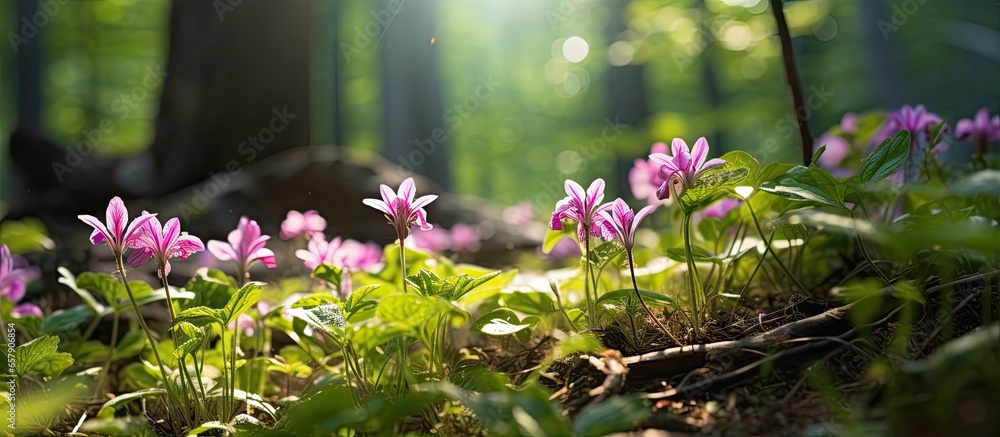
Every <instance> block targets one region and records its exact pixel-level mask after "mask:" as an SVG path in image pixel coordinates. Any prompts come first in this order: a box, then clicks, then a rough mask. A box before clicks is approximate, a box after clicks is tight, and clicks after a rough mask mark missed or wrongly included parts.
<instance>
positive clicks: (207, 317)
mask: <svg viewBox="0 0 1000 437" xmlns="http://www.w3.org/2000/svg"><path fill="white" fill-rule="evenodd" d="M181 322H184V323H190V324H192V325H194V326H197V327H199V328H200V327H204V326H208V325H211V324H213V323H220V324H222V325H227V324H229V322H228V321H226V319H225V318H223V315H222V310H217V309H212V308H208V307H194V308H188V309H186V310H184V311H181V312H180V313H178V314H177V317H174V326H177V325H178V324H179V323H181Z"/></svg>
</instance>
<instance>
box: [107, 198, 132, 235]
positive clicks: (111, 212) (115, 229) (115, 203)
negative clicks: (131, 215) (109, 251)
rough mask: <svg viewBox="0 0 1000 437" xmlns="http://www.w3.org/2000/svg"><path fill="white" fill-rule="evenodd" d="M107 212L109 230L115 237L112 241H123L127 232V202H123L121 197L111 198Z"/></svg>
mask: <svg viewBox="0 0 1000 437" xmlns="http://www.w3.org/2000/svg"><path fill="white" fill-rule="evenodd" d="M106 214H107V224H108V232H109V233H110V234H111V236H112V237H113V238H112V241H114V242H116V243H121V242H122V240H124V239H123V238H122V234H123V233H124V232H125V225H126V223H128V210H127V209H125V202H122V198H121V197H118V196H115V197H113V198H111V202H109V203H108V210H107V212H106Z"/></svg>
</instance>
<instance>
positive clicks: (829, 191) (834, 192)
mask: <svg viewBox="0 0 1000 437" xmlns="http://www.w3.org/2000/svg"><path fill="white" fill-rule="evenodd" d="M817 178H818V180H817ZM760 189H761V190H762V191H766V192H768V193H771V194H774V195H776V196H779V197H782V198H785V199H788V200H794V201H798V202H811V203H816V204H822V205H829V206H837V207H843V194H842V193H843V192H844V191H845V190H846V188H843V183H842V182H838V181H836V180H835V179H833V177H832V176H830V174H829V173H828V172H826V170H823V169H820V168H818V167H803V166H801V165H800V166H795V167H793V168H792V169H790V170H788V172H787V173H785V174H784V175H782V176H779V177H777V178H775V179H773V180H771V181H768V182H765V183H764V184H763V185H761V187H760Z"/></svg>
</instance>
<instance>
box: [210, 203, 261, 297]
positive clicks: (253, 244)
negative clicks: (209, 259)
mask: <svg viewBox="0 0 1000 437" xmlns="http://www.w3.org/2000/svg"><path fill="white" fill-rule="evenodd" d="M270 238H271V237H270V236H268V235H262V234H261V233H260V226H258V225H257V222H256V221H254V220H250V219H249V218H247V217H246V216H243V217H240V223H239V225H238V226H237V227H236V229H235V230H233V231H232V232H230V233H229V238H228V240H229V241H228V242H226V241H219V240H210V241H209V242H208V251H209V252H211V253H212V255H214V256H215V257H216V258H217V259H218V260H219V261H235V262H236V269H237V271H238V272H239V274H238V278H239V285H240V286H243V284H244V283H245V282H246V280H247V279H249V278H250V266H252V265H253V263H254V262H257V261H260V262H261V263H263V264H264V266H266V267H267V268H269V269H272V268H274V267H275V266H277V263H276V262H275V260H274V252H272V251H271V249H268V248H265V247H264V245H265V244H266V243H267V240H268V239H270Z"/></svg>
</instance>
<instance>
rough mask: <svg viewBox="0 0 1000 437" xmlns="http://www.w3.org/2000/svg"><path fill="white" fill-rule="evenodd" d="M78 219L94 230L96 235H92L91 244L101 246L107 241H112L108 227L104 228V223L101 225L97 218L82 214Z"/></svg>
mask: <svg viewBox="0 0 1000 437" xmlns="http://www.w3.org/2000/svg"><path fill="white" fill-rule="evenodd" d="M76 217H77V218H78V219H80V220H81V221H83V222H84V223H86V224H88V225H90V226H92V227H93V228H94V233H92V234H90V242H91V243H93V244H101V243H103V242H105V241H111V234H110V233H109V232H108V228H107V226H104V223H101V221H100V220H98V219H97V217H94V216H92V215H87V214H81V215H78V216H76Z"/></svg>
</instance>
